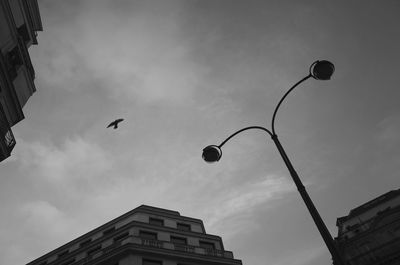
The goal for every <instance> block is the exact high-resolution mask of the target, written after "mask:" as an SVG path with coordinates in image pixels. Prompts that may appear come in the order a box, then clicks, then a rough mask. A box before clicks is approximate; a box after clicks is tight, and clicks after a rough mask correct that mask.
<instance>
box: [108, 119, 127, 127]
mask: <svg viewBox="0 0 400 265" xmlns="http://www.w3.org/2000/svg"><path fill="white" fill-rule="evenodd" d="M123 120H124V119H116V120H115V121H113V122H111V123H110V124H109V125H108V126H107V128H110V127H111V126H114V129H117V128H118V123H120V122H121V121H123Z"/></svg>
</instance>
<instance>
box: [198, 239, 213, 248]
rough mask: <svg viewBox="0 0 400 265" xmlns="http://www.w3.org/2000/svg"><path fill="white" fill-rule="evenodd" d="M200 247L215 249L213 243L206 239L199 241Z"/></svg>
mask: <svg viewBox="0 0 400 265" xmlns="http://www.w3.org/2000/svg"><path fill="white" fill-rule="evenodd" d="M200 247H201V248H206V249H215V245H214V243H212V242H207V241H200Z"/></svg>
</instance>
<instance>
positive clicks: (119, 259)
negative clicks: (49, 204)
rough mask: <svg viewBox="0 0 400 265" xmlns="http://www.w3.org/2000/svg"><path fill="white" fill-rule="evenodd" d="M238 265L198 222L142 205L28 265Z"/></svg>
mask: <svg viewBox="0 0 400 265" xmlns="http://www.w3.org/2000/svg"><path fill="white" fill-rule="evenodd" d="M82 264H88V265H95V264H96V265H207V264H210V265H241V264H242V262H241V261H240V260H237V259H234V257H233V253H232V252H230V251H226V250H225V249H224V245H223V242H222V239H221V237H219V236H216V235H211V234H207V233H206V231H205V228H204V225H203V222H202V221H201V220H200V219H195V218H191V217H186V216H181V215H180V213H179V212H177V211H171V210H166V209H161V208H156V207H152V206H147V205H141V206H139V207H137V208H135V209H133V210H132V211H130V212H128V213H126V214H124V215H122V216H120V217H118V218H116V219H114V220H112V221H110V222H108V223H106V224H104V225H102V226H100V227H98V228H96V229H94V230H92V231H90V232H88V233H87V234H85V235H83V236H81V237H79V238H77V239H75V240H72V241H71V242H69V243H67V244H65V245H63V246H61V247H59V248H57V249H55V250H53V251H51V252H50V253H48V254H46V255H44V256H42V257H40V258H38V259H36V260H34V261H32V262H30V263H28V264H27V265H82Z"/></svg>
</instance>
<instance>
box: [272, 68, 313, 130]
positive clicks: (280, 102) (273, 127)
mask: <svg viewBox="0 0 400 265" xmlns="http://www.w3.org/2000/svg"><path fill="white" fill-rule="evenodd" d="M310 77H312V75H311V74H309V75H307V76H306V77H304V78H303V79H301V80H300V81H298V82H297V83H296V84H294V85H293V86H292V87H291V88H290V89H289V90H288V91H287V92H286V93H285V95H283V97H282V98H281V100H280V101H279V103H278V105H276V107H275V110H274V114H273V115H272V125H271V126H272V127H271V128H272V133H273V135H276V133H275V117H276V113H277V112H278V109H279V107H280V106H281V104H282V102H283V100H285V98H286V97H287V95H289V93H290V92H292V90H293V89H295V87H297V86H298V85H300V84H301V83H303V82H304V81H306V80H307V79H308V78H310Z"/></svg>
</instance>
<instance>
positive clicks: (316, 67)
mask: <svg viewBox="0 0 400 265" xmlns="http://www.w3.org/2000/svg"><path fill="white" fill-rule="evenodd" d="M334 71H335V67H334V65H333V64H332V63H331V62H329V61H325V60H322V61H316V62H314V63H313V64H312V65H311V66H310V70H309V74H308V75H307V76H306V77H304V78H303V79H301V80H300V81H298V82H297V83H296V84H294V85H293V86H292V87H291V88H290V89H289V90H288V91H287V92H286V93H285V94H284V95H283V97H282V98H281V99H280V101H279V102H278V104H277V105H276V107H275V110H274V113H273V115H272V122H271V130H268V129H267V128H265V127H262V126H250V127H245V128H243V129H240V130H238V131H236V132H235V133H233V134H231V135H230V136H229V137H228V138H226V139H225V140H224V141H223V142H222V143H221V144H220V145H209V146H207V147H206V148H204V149H203V159H204V160H205V161H206V162H209V163H212V162H217V161H219V160H220V158H221V156H222V150H221V147H222V146H223V145H224V144H225V143H226V142H228V141H229V140H230V139H231V138H232V137H234V136H235V135H237V134H239V133H241V132H243V131H246V130H250V129H259V130H263V131H265V132H266V133H268V134H269V135H270V136H271V138H272V140H273V141H274V143H275V145H276V147H277V149H278V151H279V154H280V155H281V157H282V159H283V161H284V162H285V165H286V167H287V168H288V170H289V173H290V176H291V177H292V179H293V181H294V183H295V184H296V187H297V190H298V191H299V193H300V196H301V197H302V199H303V201H304V203H305V204H306V206H307V209H308V211H309V212H310V214H311V217H312V218H313V220H314V223H315V225H316V226H317V228H318V231H319V232H320V234H321V236H322V238H323V240H324V242H325V244H326V246H327V247H328V250H329V252H330V253H331V255H332V259H333V262H334V264H335V265H345V262H344V260H343V258H342V256H341V255H340V253H339V251H338V249H337V247H336V244H335V242H334V240H333V238H332V236H331V234H330V233H329V230H328V228H327V227H326V225H325V223H324V221H323V220H322V218H321V216H320V215H319V213H318V211H317V209H316V208H315V206H314V203H313V202H312V200H311V198H310V196H309V195H308V193H307V191H306V189H305V187H304V185H303V183H302V182H301V180H300V177H299V175H298V174H297V172H296V170H295V169H294V167H293V165H292V163H291V162H290V160H289V157H288V156H287V154H286V152H285V150H284V149H283V147H282V145H281V143H280V141H279V139H278V135H277V134H276V132H275V118H276V114H277V112H278V109H279V107H280V106H281V104H282V102H283V101H284V99H285V98H286V97H287V96H288V95H289V93H290V92H291V91H293V89H294V88H295V87H297V86H298V85H299V84H301V83H302V82H304V81H305V80H307V79H309V78H310V77H313V78H314V79H316V80H329V79H330V78H331V76H332V74H333V72H334Z"/></svg>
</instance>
